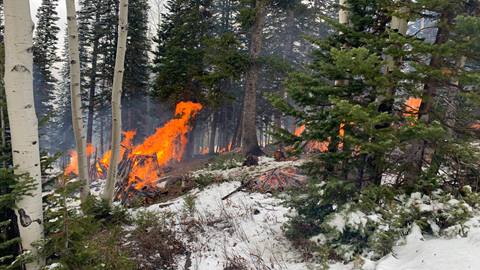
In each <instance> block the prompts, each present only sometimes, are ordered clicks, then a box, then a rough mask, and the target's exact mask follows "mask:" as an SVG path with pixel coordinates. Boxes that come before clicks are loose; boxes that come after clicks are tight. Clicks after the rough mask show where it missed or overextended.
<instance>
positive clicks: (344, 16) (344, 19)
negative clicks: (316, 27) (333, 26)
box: [338, 0, 348, 24]
mask: <svg viewBox="0 0 480 270" xmlns="http://www.w3.org/2000/svg"><path fill="white" fill-rule="evenodd" d="M347 3H348V2H347V0H340V3H339V4H340V10H339V11H338V22H339V23H341V24H348V10H347V9H346V8H347Z"/></svg>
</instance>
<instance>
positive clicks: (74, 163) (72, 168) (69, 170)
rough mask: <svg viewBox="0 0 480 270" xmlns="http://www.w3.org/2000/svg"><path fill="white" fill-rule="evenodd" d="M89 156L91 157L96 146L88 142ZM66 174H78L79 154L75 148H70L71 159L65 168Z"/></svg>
mask: <svg viewBox="0 0 480 270" xmlns="http://www.w3.org/2000/svg"><path fill="white" fill-rule="evenodd" d="M86 151H87V157H90V156H91V155H92V154H93V153H94V152H95V147H94V146H93V145H92V144H90V143H89V144H87V148H86ZM64 174H65V175H70V174H75V175H78V154H77V151H75V150H70V161H69V164H68V165H67V167H66V168H65V170H64Z"/></svg>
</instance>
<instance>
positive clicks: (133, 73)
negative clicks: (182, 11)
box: [122, 0, 150, 138]
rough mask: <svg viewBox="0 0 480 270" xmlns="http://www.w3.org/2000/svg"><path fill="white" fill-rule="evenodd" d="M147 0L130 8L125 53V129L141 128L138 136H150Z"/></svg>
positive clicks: (132, 1)
mask: <svg viewBox="0 0 480 270" xmlns="http://www.w3.org/2000/svg"><path fill="white" fill-rule="evenodd" d="M148 11H149V5H148V1H147V0H130V1H129V7H128V21H129V23H128V42H127V52H126V56H125V75H124V86H123V92H122V94H123V101H122V104H124V106H123V108H122V114H123V115H124V116H123V117H122V119H123V123H122V125H123V129H124V130H132V129H137V135H138V136H139V137H140V138H143V137H144V136H145V135H147V130H146V122H147V120H146V115H147V114H148V113H149V112H146V111H145V108H146V106H144V104H145V102H146V99H145V98H146V96H147V90H148V81H149V59H148V52H149V51H150V42H149V38H148Z"/></svg>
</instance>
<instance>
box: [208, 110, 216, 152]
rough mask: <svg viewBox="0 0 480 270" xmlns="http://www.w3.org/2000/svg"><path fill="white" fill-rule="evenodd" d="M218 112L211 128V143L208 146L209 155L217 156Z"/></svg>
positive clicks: (214, 116) (214, 114) (214, 115)
mask: <svg viewBox="0 0 480 270" xmlns="http://www.w3.org/2000/svg"><path fill="white" fill-rule="evenodd" d="M217 123H218V112H214V113H213V117H212V122H211V126H210V142H209V144H208V153H209V154H215V137H217Z"/></svg>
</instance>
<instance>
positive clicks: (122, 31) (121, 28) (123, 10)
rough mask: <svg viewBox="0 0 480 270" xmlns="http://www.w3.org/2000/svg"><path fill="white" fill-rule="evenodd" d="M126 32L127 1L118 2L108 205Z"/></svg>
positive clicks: (117, 144)
mask: <svg viewBox="0 0 480 270" xmlns="http://www.w3.org/2000/svg"><path fill="white" fill-rule="evenodd" d="M127 31H128V0H120V11H119V18H118V43H117V54H116V58H115V73H114V76H113V87H112V148H111V149H112V157H111V159H110V165H109V166H108V172H107V182H106V184H105V189H104V191H103V194H102V197H103V199H105V200H106V201H107V202H108V203H109V204H111V203H112V201H113V191H114V187H115V180H116V176H117V164H118V162H119V155H120V140H121V137H122V110H121V100H122V82H123V73H124V70H125V51H126V46H127Z"/></svg>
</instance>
